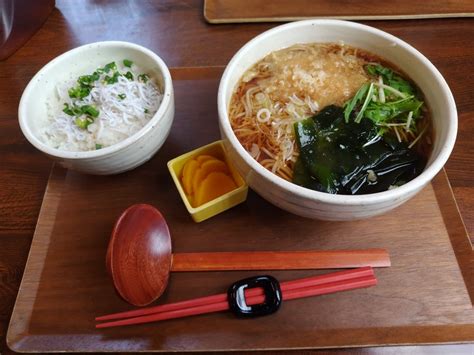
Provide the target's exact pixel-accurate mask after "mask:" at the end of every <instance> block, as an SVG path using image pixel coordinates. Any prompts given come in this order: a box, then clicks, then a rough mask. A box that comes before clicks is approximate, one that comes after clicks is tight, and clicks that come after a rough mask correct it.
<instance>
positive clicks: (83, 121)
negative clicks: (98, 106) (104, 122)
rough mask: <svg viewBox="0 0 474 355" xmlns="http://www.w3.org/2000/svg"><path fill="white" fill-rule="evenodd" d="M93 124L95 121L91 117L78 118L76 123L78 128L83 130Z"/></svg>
mask: <svg viewBox="0 0 474 355" xmlns="http://www.w3.org/2000/svg"><path fill="white" fill-rule="evenodd" d="M93 122H94V120H92V119H91V118H90V117H78V118H76V119H75V121H74V123H75V124H76V126H77V127H79V128H82V129H86V128H87V127H88V126H89V125H90V124H91V123H93Z"/></svg>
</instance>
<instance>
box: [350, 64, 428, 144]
mask: <svg viewBox="0 0 474 355" xmlns="http://www.w3.org/2000/svg"><path fill="white" fill-rule="evenodd" d="M365 71H366V72H367V74H369V75H370V76H372V77H373V78H372V81H371V82H370V83H365V84H364V85H362V87H361V88H360V89H359V90H358V91H357V93H356V94H355V96H354V97H353V98H352V99H351V100H349V101H348V102H347V103H346V104H345V105H344V118H345V121H346V123H349V120H350V117H353V118H354V122H356V123H360V122H361V120H362V119H363V118H367V119H369V120H371V121H372V122H373V123H374V124H375V125H376V126H377V127H378V134H379V135H384V134H385V133H387V132H390V131H393V132H394V133H395V134H396V135H397V137H398V140H399V141H401V139H400V134H399V132H398V129H404V130H405V131H406V132H411V133H416V123H415V122H416V120H417V119H418V118H420V117H421V115H422V110H421V108H422V106H423V101H421V99H420V97H419V95H417V93H416V90H415V88H414V86H413V85H412V84H411V83H409V82H408V81H407V80H405V79H403V78H402V77H401V76H399V75H398V74H397V73H395V72H394V71H393V70H392V69H390V68H386V67H384V66H382V65H380V64H368V65H366V66H365ZM397 127H398V128H397Z"/></svg>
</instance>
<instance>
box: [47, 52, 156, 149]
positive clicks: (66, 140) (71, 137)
mask: <svg viewBox="0 0 474 355" xmlns="http://www.w3.org/2000/svg"><path fill="white" fill-rule="evenodd" d="M104 64H105V63H104ZM116 64H117V69H118V71H119V72H120V73H123V74H125V73H126V72H128V71H130V72H131V73H132V74H133V80H129V79H127V78H126V77H124V76H119V77H118V81H117V82H116V83H113V84H107V83H106V82H105V80H104V78H105V77H106V76H107V75H109V76H112V75H113V71H110V72H109V73H103V74H101V75H100V78H99V80H97V81H96V82H95V83H94V87H93V88H92V89H91V92H90V94H89V95H88V96H86V97H84V98H82V99H77V98H70V97H69V93H68V90H69V89H70V88H73V87H77V86H78V83H77V80H71V81H69V82H65V83H61V84H60V85H58V86H57V88H56V95H55V96H56V97H55V99H54V100H53V102H52V104H50V105H48V119H49V122H48V124H47V125H46V126H45V129H44V130H43V132H42V138H43V140H44V142H45V143H46V144H48V145H49V146H51V147H53V148H57V149H61V150H67V151H88V150H95V149H100V148H104V147H108V146H111V145H113V144H116V143H118V142H120V141H122V140H124V139H126V138H128V137H130V136H132V135H133V134H135V133H136V132H138V131H139V130H140V129H141V128H143V127H144V126H145V125H146V124H147V123H148V121H149V120H150V119H151V118H152V117H153V116H154V115H155V113H156V111H157V110H158V108H159V106H160V104H161V101H162V99H163V95H162V92H161V91H160V89H159V87H158V85H157V84H156V83H155V81H154V79H153V78H151V77H149V80H148V81H146V82H144V81H142V80H139V79H138V76H139V75H140V74H143V71H140V70H139V68H138V67H137V66H136V65H135V64H132V66H131V68H129V67H125V66H123V65H121V64H122V62H121V61H116ZM85 74H92V73H85ZM119 95H120V96H122V98H120V96H119ZM123 95H125V97H123ZM56 100H57V101H56ZM54 101H56V102H54ZM64 104H68V105H69V107H71V106H74V105H75V106H84V105H92V106H94V107H95V108H96V109H97V110H98V111H99V116H98V117H96V118H95V119H94V122H93V123H91V124H89V125H88V126H87V128H80V127H78V126H77V124H76V123H75V120H76V119H77V116H70V115H68V114H66V113H64V112H63V109H64ZM81 117H84V116H81Z"/></svg>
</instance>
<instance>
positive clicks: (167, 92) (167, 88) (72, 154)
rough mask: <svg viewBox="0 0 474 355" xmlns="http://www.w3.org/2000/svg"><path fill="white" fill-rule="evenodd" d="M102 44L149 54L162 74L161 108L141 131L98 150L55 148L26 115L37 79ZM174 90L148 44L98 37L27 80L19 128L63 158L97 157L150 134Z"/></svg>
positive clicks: (40, 147)
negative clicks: (31, 125)
mask: <svg viewBox="0 0 474 355" xmlns="http://www.w3.org/2000/svg"><path fill="white" fill-rule="evenodd" d="M99 47H103V48H104V47H105V48H107V47H121V48H125V49H131V50H135V51H138V52H142V53H143V54H145V55H146V56H148V57H150V58H151V59H152V60H153V61H154V62H155V63H156V64H157V66H158V70H159V71H160V73H161V74H162V75H163V88H164V90H163V98H162V101H161V103H160V106H159V107H158V110H157V111H156V113H155V114H154V115H153V117H152V118H151V119H150V121H148V122H147V123H146V124H145V125H144V126H143V127H142V128H141V129H140V130H139V131H138V132H135V133H134V134H133V135H131V136H130V137H127V138H125V139H123V140H121V141H120V142H118V143H115V144H113V145H110V146H108V147H105V148H101V149H96V150H89V151H67V150H60V149H56V148H52V147H50V146H48V145H47V144H45V143H43V142H42V141H41V140H40V139H39V138H38V137H37V136H36V135H35V134H34V133H33V130H32V129H31V127H30V125H29V124H28V121H27V119H26V107H27V105H28V101H29V100H31V95H32V92H33V90H34V88H35V85H36V84H37V82H38V79H39V78H40V77H41V76H42V75H43V73H45V72H46V71H48V70H51V68H53V67H54V66H55V65H57V64H58V63H60V62H63V61H67V60H69V59H70V57H72V56H74V55H75V54H77V53H80V52H87V51H89V50H94V49H96V48H99ZM172 94H173V86H172V79H171V74H170V71H169V69H168V67H167V66H166V64H165V62H164V61H163V60H162V59H161V58H160V57H159V56H158V55H157V54H156V53H154V52H153V51H151V50H150V49H148V48H145V47H143V46H141V45H138V44H135V43H131V42H126V41H99V42H93V43H88V44H84V45H81V46H79V47H75V48H73V49H71V50H69V51H67V52H64V53H63V54H60V55H59V56H57V57H55V58H54V59H52V60H51V61H49V62H48V63H47V64H46V65H44V66H43V67H42V68H41V69H40V70H39V71H38V72H37V73H36V74H35V75H34V76H33V77H32V78H31V80H30V81H29V82H28V85H27V86H26V88H25V90H24V91H23V94H22V95H21V99H20V104H19V106H18V120H19V123H20V129H21V131H22V132H23V134H24V136H25V137H26V138H27V140H28V141H29V142H30V143H31V144H32V145H33V146H34V147H35V148H37V149H38V150H40V151H42V152H44V153H46V154H48V155H50V156H53V157H57V158H62V159H70V160H79V159H85V158H98V157H102V156H104V155H110V154H113V153H116V152H118V151H120V150H122V149H123V148H125V147H128V146H130V145H132V144H133V143H135V142H136V141H138V140H140V139H141V138H142V137H143V136H145V135H147V133H148V132H149V131H150V130H152V128H153V127H154V126H155V125H156V124H157V123H158V122H159V121H160V120H161V119H162V118H163V117H164V114H165V112H166V111H167V110H168V108H169V106H170V103H171V100H172Z"/></svg>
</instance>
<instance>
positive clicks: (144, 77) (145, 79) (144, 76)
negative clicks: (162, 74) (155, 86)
mask: <svg viewBox="0 0 474 355" xmlns="http://www.w3.org/2000/svg"><path fill="white" fill-rule="evenodd" d="M138 79H139V80H141V81H143V82H144V83H146V82H147V81H148V79H150V77H149V76H148V75H147V74H140V75H139V76H138Z"/></svg>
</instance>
